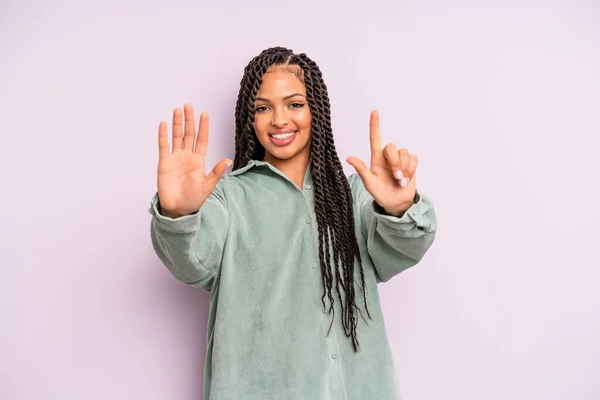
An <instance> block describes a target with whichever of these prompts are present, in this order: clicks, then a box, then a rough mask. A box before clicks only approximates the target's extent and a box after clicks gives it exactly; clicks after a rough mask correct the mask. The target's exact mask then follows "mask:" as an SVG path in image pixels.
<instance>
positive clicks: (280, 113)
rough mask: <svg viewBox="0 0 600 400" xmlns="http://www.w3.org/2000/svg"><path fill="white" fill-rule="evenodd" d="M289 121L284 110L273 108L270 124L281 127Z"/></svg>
mask: <svg viewBox="0 0 600 400" xmlns="http://www.w3.org/2000/svg"><path fill="white" fill-rule="evenodd" d="M288 121H289V116H288V114H287V112H285V111H284V110H277V109H275V110H274V111H273V118H272V119H271V125H273V126H274V127H276V128H283V127H284V126H286V125H287V124H288Z"/></svg>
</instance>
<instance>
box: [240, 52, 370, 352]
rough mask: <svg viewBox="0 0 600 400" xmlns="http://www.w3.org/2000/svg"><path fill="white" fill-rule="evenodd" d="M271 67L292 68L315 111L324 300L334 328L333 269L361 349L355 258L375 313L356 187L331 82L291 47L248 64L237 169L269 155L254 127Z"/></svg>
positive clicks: (346, 321)
mask: <svg viewBox="0 0 600 400" xmlns="http://www.w3.org/2000/svg"><path fill="white" fill-rule="evenodd" d="M271 66H281V67H283V68H287V69H288V70H289V71H290V72H293V73H295V74H296V76H297V77H298V79H300V80H301V81H302V82H303V83H304V85H305V87H306V98H307V101H308V106H309V109H310V111H311V115H312V123H311V132H312V140H311V150H310V151H311V155H312V177H313V183H314V188H315V189H314V193H315V214H316V216H317V224H318V229H319V258H320V265H321V276H322V281H323V296H322V297H321V303H322V304H323V308H325V297H326V296H327V297H328V299H329V302H330V306H329V312H330V313H332V317H331V324H330V325H329V330H331V326H332V325H333V319H334V315H335V309H334V307H333V303H334V298H333V294H332V291H333V290H332V288H333V282H334V276H333V273H335V286H336V290H337V295H338V299H339V300H340V304H341V308H342V325H343V327H344V331H345V333H346V336H348V337H350V336H351V337H352V346H353V348H354V351H358V347H359V344H358V340H357V337H356V326H357V322H358V321H357V314H356V311H357V310H358V312H360V309H359V308H358V306H357V305H356V301H355V288H354V259H355V258H356V259H357V260H358V263H359V265H360V277H361V280H362V291H363V301H364V305H365V310H366V311H367V315H368V316H369V318H371V315H370V313H369V309H368V307H367V297H366V289H365V276H364V272H363V267H362V261H361V257H360V252H359V249H358V242H357V240H356V234H355V232H354V211H353V207H352V192H351V191H350V185H349V183H348V179H347V178H346V176H345V174H344V170H343V168H342V163H341V162H340V159H339V157H338V155H337V152H336V149H335V144H334V141H333V133H332V130H331V110H330V105H329V96H328V94H327V87H326V86H325V82H324V81H323V76H322V75H321V71H320V70H319V67H318V66H317V64H316V63H315V62H314V61H312V60H311V59H309V58H308V57H307V56H306V54H304V53H303V54H294V53H293V52H292V51H291V50H288V49H285V48H283V47H274V48H270V49H267V50H264V51H263V52H262V53H260V55H258V56H256V57H254V58H253V59H252V60H251V61H250V63H249V64H248V65H247V66H246V68H245V69H244V76H243V78H242V81H241V84H240V91H239V95H238V100H237V105H236V109H235V159H234V164H233V170H236V169H238V168H242V167H244V166H246V164H248V162H249V161H250V160H251V159H253V160H259V161H262V160H263V159H264V156H265V149H264V147H263V146H262V145H261V144H260V142H259V141H258V139H257V137H256V132H255V131H254V126H253V124H254V101H255V99H256V94H257V92H258V89H259V87H260V85H261V83H262V77H263V75H264V74H265V73H266V72H267V70H268V69H269V68H270V67H271ZM329 243H331V246H330V245H329ZM330 249H331V250H332V251H333V259H334V261H335V264H334V265H330V260H331V254H330ZM340 270H341V271H340ZM340 287H341V288H340ZM342 290H343V291H344V294H345V304H344V302H343V301H342ZM361 316H362V313H361ZM363 319H364V318H363Z"/></svg>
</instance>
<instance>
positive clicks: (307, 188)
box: [304, 185, 312, 190]
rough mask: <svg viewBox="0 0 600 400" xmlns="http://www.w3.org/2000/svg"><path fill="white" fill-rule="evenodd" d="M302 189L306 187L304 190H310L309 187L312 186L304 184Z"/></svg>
mask: <svg viewBox="0 0 600 400" xmlns="http://www.w3.org/2000/svg"><path fill="white" fill-rule="evenodd" d="M304 189H306V190H310V189H312V186H310V185H306V186H304Z"/></svg>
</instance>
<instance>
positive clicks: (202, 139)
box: [195, 112, 208, 156]
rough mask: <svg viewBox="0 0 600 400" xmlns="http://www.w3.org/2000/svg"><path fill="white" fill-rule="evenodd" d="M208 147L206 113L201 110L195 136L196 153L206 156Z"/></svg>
mask: <svg viewBox="0 0 600 400" xmlns="http://www.w3.org/2000/svg"><path fill="white" fill-rule="evenodd" d="M207 147H208V114H207V113H205V112H203V113H202V114H200V122H199V124H198V137H196V150H195V151H196V153H198V154H200V155H201V156H206V149H207Z"/></svg>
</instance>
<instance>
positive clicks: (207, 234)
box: [148, 179, 229, 290]
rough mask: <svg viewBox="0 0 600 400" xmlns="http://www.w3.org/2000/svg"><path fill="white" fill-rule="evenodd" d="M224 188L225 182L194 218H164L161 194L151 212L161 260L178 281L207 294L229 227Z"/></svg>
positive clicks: (217, 187) (221, 181)
mask: <svg viewBox="0 0 600 400" xmlns="http://www.w3.org/2000/svg"><path fill="white" fill-rule="evenodd" d="M222 185H223V179H221V180H220V181H219V182H218V183H217V185H216V186H215V188H214V190H213V192H212V193H211V195H210V197H209V198H208V199H207V200H206V201H205V203H204V204H203V205H202V207H201V208H200V210H199V211H198V212H196V213H194V214H191V215H185V216H182V217H178V218H170V217H167V216H165V215H162V214H161V213H160V202H159V198H158V194H155V195H154V197H153V198H152V201H151V207H150V209H149V210H148V211H149V212H150V214H151V215H152V223H151V237H152V245H153V247H154V251H155V252H156V254H157V256H158V258H159V259H160V260H161V261H162V262H163V264H164V265H165V266H166V267H167V269H168V270H169V271H170V272H171V274H173V276H174V277H175V278H176V279H177V280H179V281H181V282H183V283H187V284H190V285H192V286H196V287H199V288H201V289H204V290H211V288H212V286H213V283H214V280H215V277H216V276H217V275H218V273H219V270H220V266H221V260H222V255H223V246H224V244H225V238H226V236H227V227H228V225H229V221H228V220H229V215H228V212H227V203H226V199H225V196H224V192H223V187H222Z"/></svg>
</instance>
